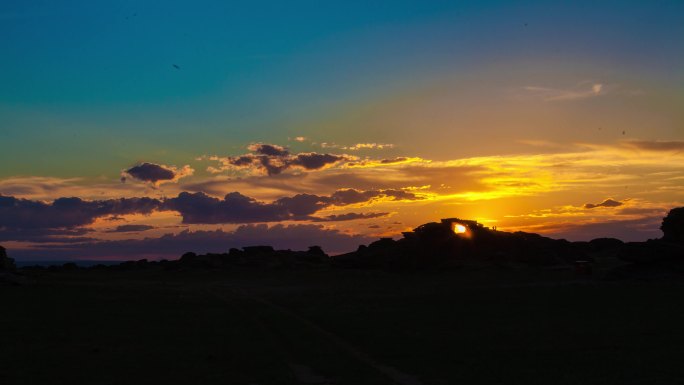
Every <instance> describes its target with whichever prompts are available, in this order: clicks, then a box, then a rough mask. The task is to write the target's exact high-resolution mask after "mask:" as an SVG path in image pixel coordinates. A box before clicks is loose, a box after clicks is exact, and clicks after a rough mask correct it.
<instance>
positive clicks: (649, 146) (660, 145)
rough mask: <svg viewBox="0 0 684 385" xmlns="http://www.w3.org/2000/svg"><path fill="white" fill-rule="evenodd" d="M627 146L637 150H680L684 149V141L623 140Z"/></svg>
mask: <svg viewBox="0 0 684 385" xmlns="http://www.w3.org/2000/svg"><path fill="white" fill-rule="evenodd" d="M623 145H624V146H626V147H630V148H634V149H637V150H644V151H654V152H673V151H674V152H679V151H684V141H669V142H668V141H647V140H629V141H625V142H623Z"/></svg>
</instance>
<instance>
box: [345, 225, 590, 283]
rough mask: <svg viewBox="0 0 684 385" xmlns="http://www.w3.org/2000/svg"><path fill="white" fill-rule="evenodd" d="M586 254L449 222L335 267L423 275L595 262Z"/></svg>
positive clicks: (531, 237) (566, 245)
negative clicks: (462, 269) (483, 267)
mask: <svg viewBox="0 0 684 385" xmlns="http://www.w3.org/2000/svg"><path fill="white" fill-rule="evenodd" d="M587 248H588V247H587V246H586V245H584V246H582V245H575V244H573V243H571V242H568V241H566V240H563V239H560V240H556V239H551V238H546V237H542V236H541V235H538V234H531V233H524V232H516V233H507V232H503V231H496V230H492V229H489V228H487V227H484V226H483V225H481V224H480V223H478V222H476V221H471V220H464V219H459V218H447V219H442V220H441V222H431V223H426V224H424V225H421V226H418V227H417V228H415V229H414V230H413V231H409V232H404V233H403V238H402V239H399V240H396V241H395V240H393V239H391V238H382V239H380V240H378V241H376V242H373V243H371V244H370V245H368V246H367V247H359V249H358V250H357V251H355V252H352V253H347V254H343V255H339V256H336V257H334V258H333V265H334V266H338V267H355V268H387V269H400V270H420V269H434V268H438V269H440V268H456V267H461V266H466V265H491V264H507V263H524V264H529V265H554V264H559V263H564V264H569V263H572V262H574V261H575V260H578V259H581V260H587V261H591V257H590V256H588V255H587V253H586V249H587Z"/></svg>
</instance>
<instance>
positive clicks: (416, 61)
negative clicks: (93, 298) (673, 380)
mask: <svg viewBox="0 0 684 385" xmlns="http://www.w3.org/2000/svg"><path fill="white" fill-rule="evenodd" d="M370 3H372V4H370ZM0 36H2V38H1V39H0V49H1V50H2V54H1V56H0V144H1V146H2V148H1V150H0V163H1V164H2V167H0V244H2V245H3V246H4V247H5V248H7V249H8V250H9V253H10V255H11V256H13V257H15V258H17V259H18V260H21V259H35V260H48V259H69V258H75V259H139V258H151V259H158V258H176V257H178V256H179V255H180V254H182V253H183V252H185V251H195V252H209V251H211V252H223V251H226V250H228V248H230V247H241V246H249V245H258V244H270V245H273V246H276V247H278V248H293V249H305V248H306V247H307V246H310V245H314V244H317V245H321V246H322V247H323V248H324V250H325V251H327V252H329V253H331V254H335V253H340V252H346V251H351V250H353V249H355V248H356V247H357V246H358V245H359V244H362V243H368V242H371V241H373V240H375V239H377V238H378V237H400V236H401V232H402V231H407V230H410V229H412V228H414V227H416V226H418V225H420V224H423V223H426V222H430V221H437V220H439V219H440V218H447V217H460V218H464V219H474V220H477V221H479V222H481V223H483V224H484V225H485V226H489V227H494V226H496V227H497V229H499V230H506V231H518V230H522V231H529V232H536V233H540V234H543V235H546V236H550V237H554V238H566V239H569V240H590V239H593V238H598V237H617V238H620V239H622V240H625V241H641V240H646V239H649V238H658V237H660V236H661V232H660V230H659V229H658V227H659V225H660V221H661V219H662V217H663V216H664V215H665V214H666V213H667V211H668V210H669V209H671V208H674V207H679V206H684V2H683V1H679V0H676V1H628V0H622V1H401V0H395V1H386V2H373V1H349V0H345V1H251V2H240V3H238V2H231V1H218V0H217V1H199V0H198V1H192V2H187V1H163V2H162V1H85V0H82V1H67V0H64V1H52V0H49V1H48V0H45V1H37V0H36V1H34V0H22V1H18V0H7V1H3V2H1V3H0Z"/></svg>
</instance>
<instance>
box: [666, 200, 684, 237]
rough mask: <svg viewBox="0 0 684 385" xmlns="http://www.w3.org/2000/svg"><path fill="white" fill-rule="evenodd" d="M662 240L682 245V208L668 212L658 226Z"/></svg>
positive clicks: (683, 235) (683, 232)
mask: <svg viewBox="0 0 684 385" xmlns="http://www.w3.org/2000/svg"><path fill="white" fill-rule="evenodd" d="M660 230H662V231H663V240H664V241H667V242H676V243H684V207H678V208H675V209H672V210H670V212H669V213H668V214H667V216H666V217H665V218H663V223H662V225H661V226H660Z"/></svg>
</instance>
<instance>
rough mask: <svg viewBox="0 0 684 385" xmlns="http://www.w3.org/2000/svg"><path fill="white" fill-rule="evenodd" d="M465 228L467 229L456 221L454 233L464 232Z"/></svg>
mask: <svg viewBox="0 0 684 385" xmlns="http://www.w3.org/2000/svg"><path fill="white" fill-rule="evenodd" d="M466 230H467V229H466V227H465V226H463V225H461V224H458V223H456V224H454V233H456V234H463V233H465V232H466Z"/></svg>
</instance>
